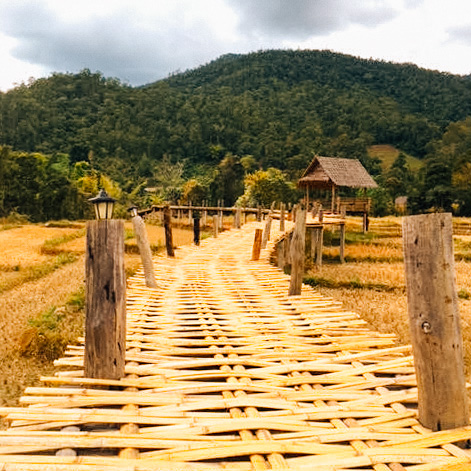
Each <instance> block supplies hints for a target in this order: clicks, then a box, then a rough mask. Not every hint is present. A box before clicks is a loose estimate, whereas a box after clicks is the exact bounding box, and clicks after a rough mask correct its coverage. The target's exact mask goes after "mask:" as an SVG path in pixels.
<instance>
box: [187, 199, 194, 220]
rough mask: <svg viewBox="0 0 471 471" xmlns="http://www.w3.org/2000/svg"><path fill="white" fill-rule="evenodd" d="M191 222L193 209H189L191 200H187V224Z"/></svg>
mask: <svg viewBox="0 0 471 471" xmlns="http://www.w3.org/2000/svg"><path fill="white" fill-rule="evenodd" d="M192 222H193V210H192V209H191V201H189V202H188V224H189V225H190V226H191V224H192Z"/></svg>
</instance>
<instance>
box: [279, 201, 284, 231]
mask: <svg viewBox="0 0 471 471" xmlns="http://www.w3.org/2000/svg"><path fill="white" fill-rule="evenodd" d="M280 232H285V204H284V203H281V205H280Z"/></svg>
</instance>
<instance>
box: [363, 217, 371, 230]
mask: <svg viewBox="0 0 471 471" xmlns="http://www.w3.org/2000/svg"><path fill="white" fill-rule="evenodd" d="M369 227H370V220H369V219H368V213H367V212H364V213H363V234H365V233H366V232H368V229H369Z"/></svg>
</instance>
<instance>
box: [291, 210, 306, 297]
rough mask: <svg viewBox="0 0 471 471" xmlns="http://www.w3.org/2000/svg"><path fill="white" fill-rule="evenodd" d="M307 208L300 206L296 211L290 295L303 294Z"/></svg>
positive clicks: (292, 243) (292, 242) (292, 244)
mask: <svg viewBox="0 0 471 471" xmlns="http://www.w3.org/2000/svg"><path fill="white" fill-rule="evenodd" d="M305 234H306V210H305V209H304V208H303V207H301V206H299V207H298V209H297V211H296V225H295V227H294V231H293V239H292V241H291V250H290V252H291V278H290V284H289V291H288V295H289V296H293V295H299V294H301V286H302V283H303V275H304V251H305V237H306V235H305Z"/></svg>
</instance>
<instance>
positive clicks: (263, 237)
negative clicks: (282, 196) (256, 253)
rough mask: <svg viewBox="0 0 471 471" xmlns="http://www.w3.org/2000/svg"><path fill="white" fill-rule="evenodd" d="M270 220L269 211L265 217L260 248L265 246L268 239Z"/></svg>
mask: <svg viewBox="0 0 471 471" xmlns="http://www.w3.org/2000/svg"><path fill="white" fill-rule="evenodd" d="M271 221H272V216H271V213H270V214H269V215H268V217H267V221H266V222H265V227H264V229H263V236H262V249H266V248H267V243H268V241H269V240H270V232H271Z"/></svg>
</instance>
